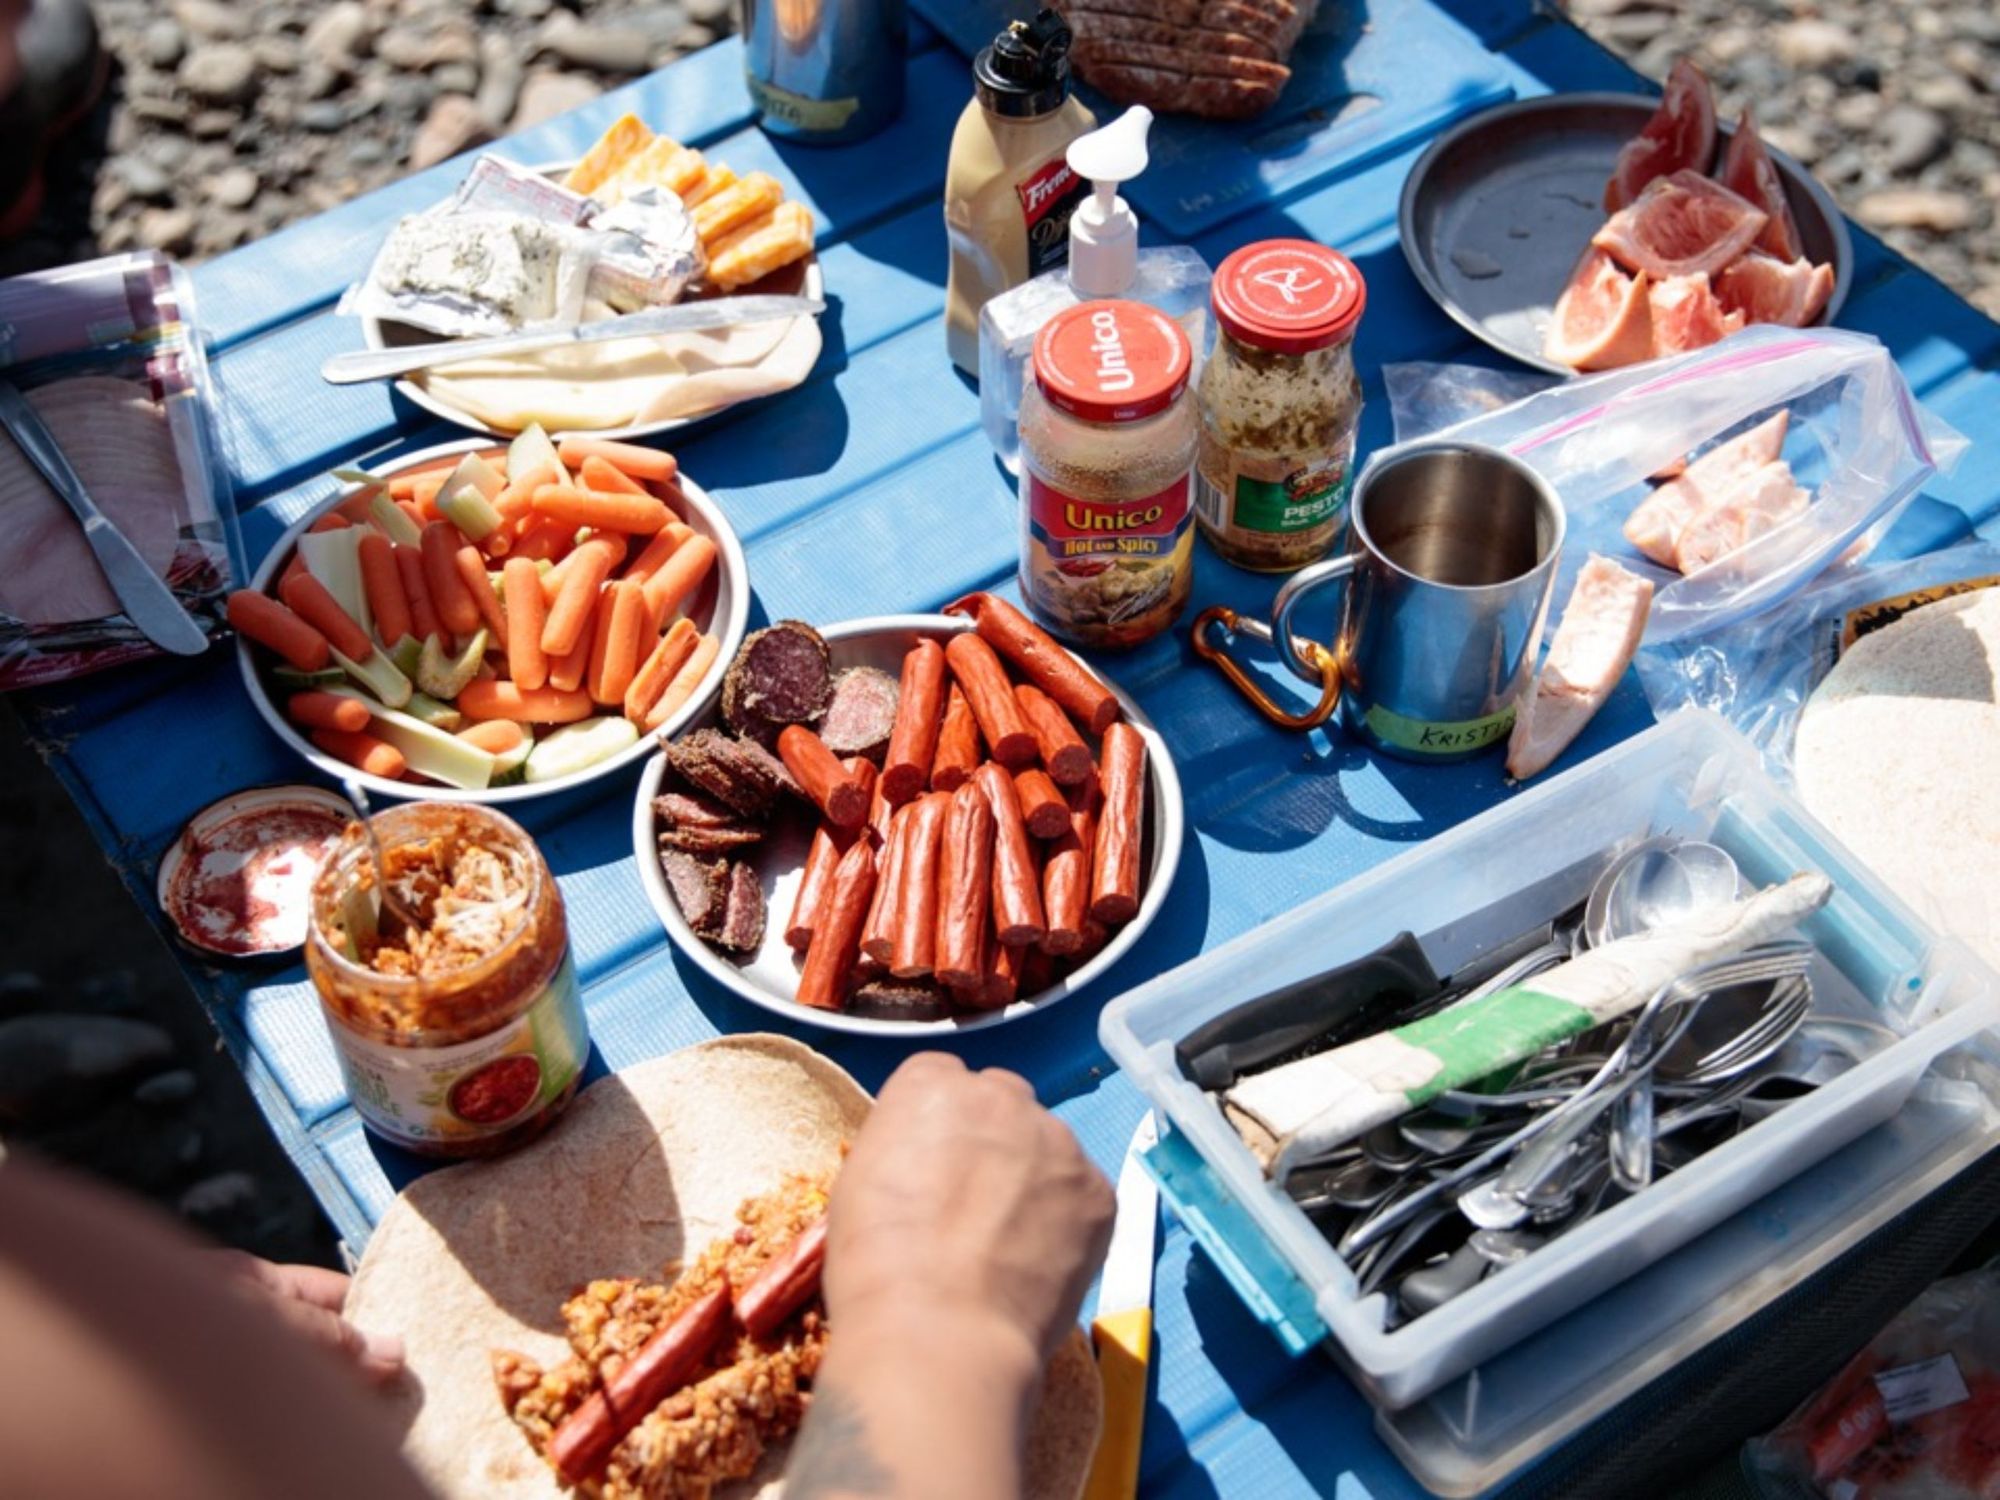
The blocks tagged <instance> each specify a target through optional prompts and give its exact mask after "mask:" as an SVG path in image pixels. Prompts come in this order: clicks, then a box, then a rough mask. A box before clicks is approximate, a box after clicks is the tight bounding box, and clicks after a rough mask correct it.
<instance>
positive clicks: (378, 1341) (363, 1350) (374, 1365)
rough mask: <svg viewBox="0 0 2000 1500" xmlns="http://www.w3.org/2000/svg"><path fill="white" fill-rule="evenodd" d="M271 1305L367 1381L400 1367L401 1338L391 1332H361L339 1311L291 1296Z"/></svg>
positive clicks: (392, 1373) (384, 1377)
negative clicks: (350, 1365) (348, 1362)
mask: <svg viewBox="0 0 2000 1500" xmlns="http://www.w3.org/2000/svg"><path fill="white" fill-rule="evenodd" d="M271 1305H272V1306H273V1307H275V1308H276V1309H277V1312H278V1316H279V1317H281V1318H283V1319H284V1320H285V1322H287V1323H288V1324H290V1325H291V1326H292V1328H293V1329H294V1330H295V1331H297V1332H298V1333H300V1334H303V1335H304V1336H305V1337H306V1338H308V1339H311V1340H312V1341H313V1342H315V1343H317V1344H321V1345H323V1346H325V1347H326V1348H329V1349H332V1350H334V1351H335V1352H336V1353H338V1354H340V1355H341V1356H343V1357H344V1358H346V1359H349V1360H351V1361H353V1363H354V1364H355V1365H357V1366H358V1367H359V1368H360V1370H361V1372H362V1373H363V1374H364V1375H366V1376H367V1377H368V1378H369V1379H370V1380H375V1381H384V1380H391V1379H393V1378H394V1377H395V1376H396V1374H397V1373H398V1372H399V1371H401V1369H402V1368H403V1341H402V1340H401V1339H399V1338H397V1337H396V1336H395V1335H394V1334H381V1333H364V1332H362V1331H361V1330H360V1329H359V1328H356V1327H355V1326H354V1325H353V1324H352V1323H350V1322H348V1321H347V1319H345V1318H343V1317H341V1316H340V1315H339V1314H338V1313H335V1312H333V1311H331V1310H329V1309H327V1308H324V1307H315V1306H313V1305H312V1304H311V1303H307V1302H301V1301H299V1300H298V1299H296V1298H292V1297H279V1298H274V1299H272V1303H271Z"/></svg>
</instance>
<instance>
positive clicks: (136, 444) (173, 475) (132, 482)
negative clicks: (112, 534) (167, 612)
mask: <svg viewBox="0 0 2000 1500" xmlns="http://www.w3.org/2000/svg"><path fill="white" fill-rule="evenodd" d="M27 398H28V404H29V405H31V406H32V407H34V409H35V412H36V415H38V416H39V417H41V419H42V421H43V423H44V424H45V425H46V426H47V427H48V429H49V431H50V433H51V434H53V435H54V437H55V440H56V442H57V443H58V444H59V445H60V446H61V448H62V450H63V453H64V455H65V456H66V457H67V458H68V459H69V462H70V467H71V468H73V469H75V470H76V474H77V477H78V478H79V479H81V480H82V481H83V487H84V488H85V489H86V490H88V491H89V492H90V497H91V499H93V500H95V501H96V502H97V505H98V508H99V509H100V510H102V511H103V512H104V514H105V515H106V517H108V518H109V519H110V521H111V524H112V525H114V526H116V527H117V528H118V529H119V530H120V531H121V532H123V533H124V534H125V539H126V540H127V541H129V542H130V543H131V544H132V545H133V546H134V547H135V548H137V549H138V552H139V556H140V557H141V558H143V559H144V560H145V563H146V566H147V567H148V568H150V569H152V570H153V573H154V575H155V576H157V577H160V578H165V577H166V576H167V570H168V569H169V568H170V567H171V566H172V565H173V560H174V549H175V547H176V545H177V544H178V542H179V539H180V529H181V524H182V522H183V520H185V519H186V515H185V512H186V506H185V504H184V502H183V501H182V499H181V472H180V463H179V461H178V460H177V459H176V458H175V456H174V439H173V433H172V431H171V429H169V427H168V426H167V417H166V413H165V412H163V411H161V410H160V408H159V406H158V405H157V404H156V403H155V402H154V401H153V399H152V393H151V391H150V390H149V389H148V388H147V386H146V385H145V384H144V383H143V382H141V381H136V380H118V379H114V378H112V377H110V376H103V375H85V376H78V377H76V378H74V379H70V380H56V381H51V382H50V383H49V384H47V385H44V386H39V387H37V388H36V389H34V390H32V391H29V392H27ZM0 534H4V535H5V536H6V538H7V544H8V551H9V552H10V554H11V555H12V556H13V557H14V558H15V559H16V560H17V562H18V566H15V567H11V568H6V569H0V610H4V611H5V612H6V613H8V614H10V615H12V616H14V617H15V618H16V619H18V620H20V621H22V622H23V623H24V624H28V625H63V624H68V623H71V622H73V621H78V620H101V619H103V618H105V617H106V616H108V615H116V614H121V613H123V611H124V608H125V606H124V605H122V604H120V603H119V602H118V596H117V595H116V594H114V593H112V592H111V585H110V584H109V583H107V582H106V581H105V578H104V572H103V570H102V569H101V568H99V567H98V565H97V554H96V553H94V552H92V551H91V550H90V544H89V543H88V542H86V541H85V540H84V538H83V527H82V526H81V525H80V524H79V523H78V522H77V519H76V517H75V516H74V515H73V514H71V512H70V508H69V507H68V506H67V505H65V504H64V503H63V501H62V497H61V496H59V495H58V494H56V492H55V491H54V490H53V489H51V488H50V487H49V484H48V481H47V480H45V479H43V478H42V476H41V473H40V472H39V471H38V470H37V469H36V468H35V467H34V466H33V465H32V464H31V463H29V462H28V458H27V455H26V454H24V453H23V452H22V451H21V449H20V445H19V444H17V443H15V442H14V441H13V439H12V438H9V437H6V436H0Z"/></svg>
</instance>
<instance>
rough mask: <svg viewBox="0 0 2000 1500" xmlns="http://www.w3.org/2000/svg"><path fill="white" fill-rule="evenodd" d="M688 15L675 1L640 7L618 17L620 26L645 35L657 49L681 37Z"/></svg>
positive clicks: (669, 0) (670, 0) (668, 0)
mask: <svg viewBox="0 0 2000 1500" xmlns="http://www.w3.org/2000/svg"><path fill="white" fill-rule="evenodd" d="M687 20H688V13H687V12H686V11H685V10H684V9H682V8H681V6H680V5H678V4H676V3H674V0H667V3H665V4H653V5H644V4H642V5H639V6H635V7H634V8H633V9H631V10H628V11H626V12H625V13H624V14H623V15H621V16H619V17H618V24H619V25H621V26H629V27H630V28H631V29H632V30H634V31H637V32H641V33H643V34H644V36H645V38H646V40H647V41H649V42H650V43H652V45H653V46H654V47H655V48H658V47H664V46H666V45H667V44H668V43H670V42H671V41H673V39H674V38H675V37H676V36H678V35H680V30H681V28H682V27H683V26H685V25H687Z"/></svg>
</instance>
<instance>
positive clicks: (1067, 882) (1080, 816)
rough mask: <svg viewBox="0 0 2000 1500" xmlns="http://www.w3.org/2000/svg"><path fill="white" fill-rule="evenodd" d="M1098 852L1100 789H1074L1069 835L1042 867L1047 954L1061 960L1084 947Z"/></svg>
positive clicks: (1052, 846) (1053, 848)
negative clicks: (1067, 954) (1046, 925)
mask: <svg viewBox="0 0 2000 1500" xmlns="http://www.w3.org/2000/svg"><path fill="white" fill-rule="evenodd" d="M1096 849H1097V787H1096V785H1095V784H1094V783H1093V784H1089V785H1085V786H1081V787H1076V788H1073V789H1072V790H1071V792H1070V796H1069V831H1068V832H1067V833H1065V834H1064V835H1063V836H1062V837H1061V838H1059V839H1057V840H1056V841H1055V842H1054V843H1052V844H1050V845H1049V850H1048V857H1047V858H1046V859H1045V860H1044V861H1043V863H1042V910H1043V911H1044V912H1045V913H1046V914H1047V917H1048V923H1049V935H1048V936H1047V937H1045V938H1043V939H1042V948H1043V951H1045V952H1047V953H1051V954H1054V955H1057V956H1061V955H1063V954H1066V953H1075V952H1077V951H1078V950H1080V949H1081V948H1082V947H1083V927H1084V923H1085V922H1086V921H1088V920H1089V912H1090V865H1091V860H1092V858H1093V857H1094V855H1095V853H1096Z"/></svg>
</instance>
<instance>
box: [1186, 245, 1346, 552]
mask: <svg viewBox="0 0 2000 1500" xmlns="http://www.w3.org/2000/svg"><path fill="white" fill-rule="evenodd" d="M1209 296H1210V300H1211V302H1212V303H1213V305H1214V308H1215V321H1216V324H1217V328H1218V332H1217V335H1216V340H1215V352H1214V353H1213V354H1211V355H1210V356H1209V358H1208V362H1207V363H1206V364H1205V365H1204V366H1203V367H1202V372H1201V457H1200V459H1199V460H1198V470H1199V471H1198V473H1197V474H1196V477H1195V505H1196V513H1197V515H1198V516H1199V518H1200V521H1201V529H1202V533H1203V535H1205V536H1206V537H1207V538H1208V540H1209V543H1210V544H1211V545H1212V546H1213V547H1214V548H1215V550H1216V551H1217V552H1218V553H1220V554H1221V555H1222V556H1223V557H1225V558H1227V559H1228V560H1229V561H1230V562H1233V563H1235V564H1237V565H1238V566H1240V567H1245V568H1253V569H1256V570H1258V571H1260V572H1267V573H1279V572H1289V571H1290V570H1292V569H1293V568H1298V567H1303V566H1304V565H1305V564H1307V563H1309V562H1315V561H1317V560H1318V559H1319V558H1321V557H1322V556H1324V555H1325V554H1326V551H1327V549H1328V548H1329V547H1331V546H1332V545H1333V539H1334V537H1335V536H1336V535H1337V534H1338V532H1339V530H1340V524H1341V521H1342V519H1343V518H1344V517H1345V515H1346V512H1347V495H1348V491H1349V489H1350V488H1351V487H1352V485H1353V480H1354V444H1355V437H1356V434H1357V433H1358V431H1359V429H1360V426H1361V381H1360V379H1359V378H1358V377H1357V376H1356V375H1355V373H1354V330H1355V328H1356V327H1357V326H1358V325H1359V324H1360V322H1361V311H1362V309H1363V307H1365V306H1366V305H1367V302H1368V288H1367V285H1366V284H1365V283H1364V282H1363V281H1362V279H1361V273H1360V272H1359V271H1358V270H1356V269H1355V267H1354V263H1353V262H1352V261H1350V260H1349V259H1348V258H1347V257H1346V256H1344V255H1342V254H1340V253H1339V252H1338V251H1335V250H1329V249H1327V248H1326V247H1325V246H1324V245H1315V244H1313V243H1312V242H1311V241H1309V240H1264V241H1261V242H1260V243H1258V244H1254V245H1245V246H1244V247H1243V248H1242V249H1241V250H1238V251H1237V252H1236V253H1235V254H1233V255H1231V256H1230V257H1229V258H1228V259H1227V260H1225V261H1224V262H1223V263H1222V265H1221V266H1220V267H1219V268H1217V270H1216V273H1215V282H1214V285H1213V287H1212V288H1211V290H1210V293H1209Z"/></svg>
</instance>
